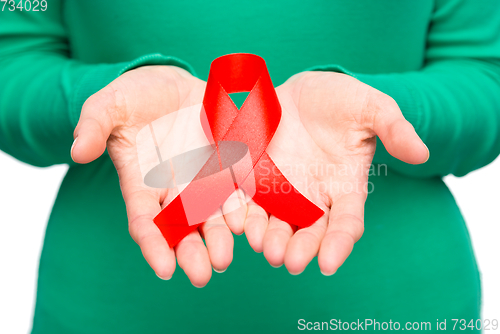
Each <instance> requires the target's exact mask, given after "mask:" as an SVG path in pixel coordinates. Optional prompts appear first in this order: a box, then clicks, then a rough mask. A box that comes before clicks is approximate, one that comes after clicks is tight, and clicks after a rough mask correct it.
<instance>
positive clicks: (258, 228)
mask: <svg viewBox="0 0 500 334" xmlns="http://www.w3.org/2000/svg"><path fill="white" fill-rule="evenodd" d="M247 205H248V212H247V216H246V219H245V226H244V230H245V234H246V237H247V240H248V243H249V244H250V246H251V247H252V249H253V250H254V251H256V252H257V253H261V252H262V251H263V241H264V235H265V233H266V230H267V226H268V223H269V216H268V215H267V212H266V211H265V210H264V209H263V208H262V207H261V206H260V205H258V204H256V203H255V202H254V201H249V202H248V204H247Z"/></svg>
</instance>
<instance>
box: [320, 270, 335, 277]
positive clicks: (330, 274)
mask: <svg viewBox="0 0 500 334" xmlns="http://www.w3.org/2000/svg"><path fill="white" fill-rule="evenodd" d="M320 271H321V273H322V274H323V275H325V276H332V275H333V274H335V273H336V272H337V271H334V272H333V273H331V274H327V273H325V272H324V271H323V270H321V269H320Z"/></svg>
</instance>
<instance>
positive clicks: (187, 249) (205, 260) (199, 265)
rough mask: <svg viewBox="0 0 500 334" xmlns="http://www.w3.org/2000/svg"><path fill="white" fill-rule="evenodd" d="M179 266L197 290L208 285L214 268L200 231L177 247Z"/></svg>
mask: <svg viewBox="0 0 500 334" xmlns="http://www.w3.org/2000/svg"><path fill="white" fill-rule="evenodd" d="M175 255H176V256H177V262H178V263H179V266H180V267H181V268H182V269H183V270H184V272H185V273H186V275H187V276H188V277H189V280H190V281H191V284H193V285H194V286H195V287H197V288H202V287H204V286H205V285H207V283H208V281H209V280H210V278H211V277H212V266H211V265H210V258H209V256H208V252H207V248H206V247H205V244H204V243H203V240H202V239H201V236H200V233H199V232H198V230H194V231H193V232H191V233H190V234H188V235H187V236H186V237H185V238H184V239H182V240H181V241H180V242H179V243H178V244H177V245H176V246H175Z"/></svg>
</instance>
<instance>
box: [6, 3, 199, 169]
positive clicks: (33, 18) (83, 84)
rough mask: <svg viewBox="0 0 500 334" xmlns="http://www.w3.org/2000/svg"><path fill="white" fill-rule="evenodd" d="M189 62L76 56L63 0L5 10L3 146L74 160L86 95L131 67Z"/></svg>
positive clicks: (19, 153) (36, 157) (28, 158)
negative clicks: (41, 7) (95, 60)
mask: <svg viewBox="0 0 500 334" xmlns="http://www.w3.org/2000/svg"><path fill="white" fill-rule="evenodd" d="M142 65H174V66H179V67H182V68H184V69H186V70H188V71H189V72H191V73H193V74H194V71H193V69H192V68H191V67H190V66H189V65H188V64H186V63H185V62H183V61H181V60H179V59H177V58H174V57H167V56H163V55H160V54H151V55H145V56H143V57H140V58H138V59H135V60H132V61H130V62H125V63H118V64H85V63H82V62H79V61H76V60H73V59H71V57H70V52H69V44H68V39H67V35H66V31H65V29H64V25H63V23H62V18H61V1H60V0H55V1H50V2H49V4H48V6H47V10H46V11H38V12H27V11H19V10H16V11H9V10H8V8H7V9H5V10H4V11H0V149H1V150H2V151H4V152H6V153H8V154H10V155H12V156H13V157H15V158H17V159H19V160H21V161H24V162H26V163H29V164H32V165H35V166H49V165H53V164H59V163H72V161H71V157H70V153H69V151H70V148H71V145H72V142H73V130H74V128H75V126H76V124H77V122H78V118H79V115H80V110H81V107H82V105H83V103H84V102H85V100H86V99H87V98H88V97H89V96H90V95H92V94H93V93H95V92H97V91H98V90H100V89H101V88H103V87H104V86H106V85H107V84H108V83H110V82H111V81H113V80H114V79H115V78H117V77H118V76H119V75H121V74H122V73H124V72H125V71H127V70H130V69H133V68H135V67H138V66H142Z"/></svg>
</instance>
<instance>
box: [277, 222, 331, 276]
mask: <svg viewBox="0 0 500 334" xmlns="http://www.w3.org/2000/svg"><path fill="white" fill-rule="evenodd" d="M327 222H328V214H327V213H325V214H324V215H323V217H321V218H320V219H318V221H316V222H315V223H314V224H312V225H311V226H309V227H306V228H301V229H299V230H297V232H295V234H294V235H293V236H292V238H291V239H290V242H289V243H288V247H287V249H286V254H285V266H286V268H287V269H288V272H289V273H290V274H292V275H298V274H300V273H302V272H303V271H304V269H306V267H307V265H308V264H309V262H311V261H312V259H313V258H314V257H315V256H316V255H317V254H318V251H319V247H320V245H321V241H322V239H323V236H324V235H325V232H326V228H327Z"/></svg>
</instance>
